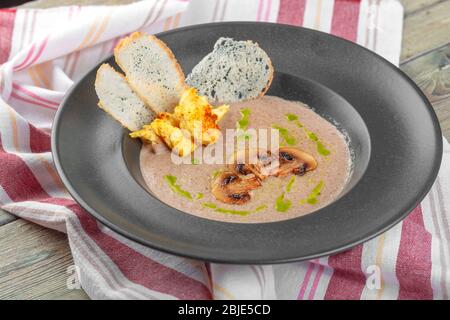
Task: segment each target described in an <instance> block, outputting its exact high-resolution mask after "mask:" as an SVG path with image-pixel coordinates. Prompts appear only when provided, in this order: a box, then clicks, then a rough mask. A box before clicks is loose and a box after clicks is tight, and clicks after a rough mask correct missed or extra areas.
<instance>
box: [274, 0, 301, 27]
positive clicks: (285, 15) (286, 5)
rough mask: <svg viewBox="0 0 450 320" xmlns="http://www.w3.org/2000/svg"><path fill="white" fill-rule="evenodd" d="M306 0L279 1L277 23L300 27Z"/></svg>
mask: <svg viewBox="0 0 450 320" xmlns="http://www.w3.org/2000/svg"><path fill="white" fill-rule="evenodd" d="M305 5H306V0H280V9H279V10H278V18H277V22H278V23H284V24H292V25H295V26H301V25H302V24H303V16H304V15H305Z"/></svg>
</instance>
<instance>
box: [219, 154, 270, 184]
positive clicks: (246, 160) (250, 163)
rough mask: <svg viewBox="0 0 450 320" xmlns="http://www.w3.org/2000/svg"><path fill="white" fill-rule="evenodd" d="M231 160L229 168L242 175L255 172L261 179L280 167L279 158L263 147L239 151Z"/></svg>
mask: <svg viewBox="0 0 450 320" xmlns="http://www.w3.org/2000/svg"><path fill="white" fill-rule="evenodd" d="M230 162H231V163H230V164H229V165H228V166H227V167H228V170H230V171H232V172H236V173H238V174H242V175H248V174H253V175H255V176H256V177H258V179H260V180H264V179H265V178H266V177H268V176H270V175H272V174H273V173H274V170H276V169H277V168H278V160H277V158H276V157H275V156H273V155H272V153H271V152H270V151H268V150H263V149H244V150H240V151H237V152H236V153H235V154H234V155H233V158H232V160H231V161H230Z"/></svg>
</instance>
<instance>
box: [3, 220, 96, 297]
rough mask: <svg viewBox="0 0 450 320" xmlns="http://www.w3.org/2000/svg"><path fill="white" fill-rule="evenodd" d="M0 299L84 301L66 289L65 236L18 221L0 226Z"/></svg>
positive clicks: (79, 292)
mask: <svg viewBox="0 0 450 320" xmlns="http://www.w3.org/2000/svg"><path fill="white" fill-rule="evenodd" d="M0 248H1V259H0V299H87V298H88V297H87V296H86V294H85V293H84V291H82V290H70V289H68V288H67V285H66V281H67V279H68V276H69V273H68V271H67V270H68V269H67V268H68V267H69V266H72V265H73V260H72V256H71V253H70V248H69V245H68V242H67V237H66V235H65V234H63V233H60V232H57V231H53V230H49V229H45V228H43V227H41V226H38V225H36V224H33V223H29V222H27V221H25V220H22V219H19V220H16V221H13V222H11V223H8V224H6V225H4V226H2V227H0Z"/></svg>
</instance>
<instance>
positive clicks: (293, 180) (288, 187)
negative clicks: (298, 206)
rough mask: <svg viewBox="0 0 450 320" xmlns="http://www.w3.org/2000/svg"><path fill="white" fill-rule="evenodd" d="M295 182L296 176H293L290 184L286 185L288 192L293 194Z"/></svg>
mask: <svg viewBox="0 0 450 320" xmlns="http://www.w3.org/2000/svg"><path fill="white" fill-rule="evenodd" d="M294 182H295V176H292V177H291V179H290V180H289V182H288V183H287V185H286V192H291V189H292V186H293V185H294Z"/></svg>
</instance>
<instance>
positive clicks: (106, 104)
mask: <svg viewBox="0 0 450 320" xmlns="http://www.w3.org/2000/svg"><path fill="white" fill-rule="evenodd" d="M95 91H96V92H97V96H98V98H99V100H100V101H99V103H98V106H99V107H100V108H102V109H103V110H105V111H106V112H107V113H109V114H110V115H111V116H112V117H113V118H114V119H116V120H117V121H119V122H120V123H121V124H122V125H123V126H124V127H126V128H128V129H129V130H131V131H135V130H139V129H140V128H141V127H142V126H143V125H145V124H148V123H150V122H152V121H153V119H154V118H155V113H154V112H153V111H152V110H150V109H149V108H148V107H146V105H145V103H144V102H143V101H142V100H141V99H140V98H139V97H138V96H137V95H136V94H135V93H134V92H133V90H132V89H131V88H130V86H129V85H128V83H127V81H126V80H125V77H124V76H123V75H122V74H120V73H118V72H116V71H115V70H114V69H113V68H112V67H111V66H110V65H109V64H107V63H105V64H102V65H101V67H100V68H99V69H98V70H97V77H96V79H95Z"/></svg>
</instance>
